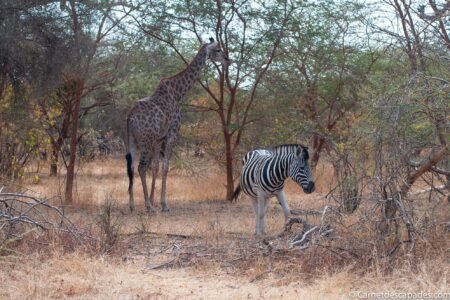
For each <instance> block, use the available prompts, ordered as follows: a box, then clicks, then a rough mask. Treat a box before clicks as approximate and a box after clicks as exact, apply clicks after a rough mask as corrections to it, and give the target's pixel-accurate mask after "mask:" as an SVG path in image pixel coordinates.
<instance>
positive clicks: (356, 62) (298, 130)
mask: <svg viewBox="0 0 450 300" xmlns="http://www.w3.org/2000/svg"><path fill="white" fill-rule="evenodd" d="M350 8H351V9H350ZM304 9H305V12H304V13H302V14H293V16H292V19H291V22H290V23H289V27H288V30H287V33H286V35H287V38H286V39H285V40H284V43H283V46H282V48H283V53H282V54H283V55H282V57H281V58H280V59H279V61H278V63H277V67H276V68H273V69H272V70H271V71H270V74H269V76H267V77H266V82H265V84H264V88H265V89H266V90H267V94H271V95H275V96H274V98H275V99H274V101H278V102H280V99H281V101H283V103H284V104H285V106H286V107H288V109H286V110H285V111H284V112H283V114H284V117H283V118H279V123H281V125H279V126H277V130H281V132H283V131H285V132H286V133H285V134H284V135H286V136H297V137H302V138H303V139H306V138H311V145H312V155H311V165H312V166H313V167H315V166H316V165H317V163H318V161H319V158H320V154H321V152H322V151H323V150H324V149H327V150H328V152H329V151H331V150H332V149H335V148H336V144H339V143H343V142H345V136H344V135H345V132H347V133H348V132H349V128H351V127H352V123H353V122H354V120H355V119H356V118H357V117H358V115H359V114H360V105H359V104H360V103H361V97H360V94H359V93H358V92H357V91H358V90H359V88H360V87H362V86H363V85H364V84H366V83H367V81H368V74H370V72H371V69H372V67H373V65H374V64H375V63H376V61H377V59H378V57H379V55H380V54H379V53H378V54H377V53H376V52H374V51H372V50H371V49H369V48H368V47H367V45H365V44H363V43H364V42H362V41H361V40H360V39H359V38H358V34H359V33H360V32H358V30H357V28H358V27H359V26H360V25H361V23H360V22H359V17H360V14H361V12H362V7H361V6H360V5H358V4H356V3H354V2H352V1H345V2H339V3H331V2H329V1H317V2H315V3H314V4H305V5H304ZM293 105H294V107H292V106H293ZM293 108H295V109H293Z"/></svg>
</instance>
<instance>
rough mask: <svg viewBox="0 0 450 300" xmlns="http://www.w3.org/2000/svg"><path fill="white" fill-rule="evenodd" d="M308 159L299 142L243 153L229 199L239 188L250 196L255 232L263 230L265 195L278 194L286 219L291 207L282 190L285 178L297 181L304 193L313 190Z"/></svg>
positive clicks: (236, 194)
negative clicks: (237, 182)
mask: <svg viewBox="0 0 450 300" xmlns="http://www.w3.org/2000/svg"><path fill="white" fill-rule="evenodd" d="M308 159H309V154H308V149H307V147H305V146H302V145H300V144H289V145H280V146H276V147H273V148H270V149H259V150H253V151H250V152H248V153H247V154H246V155H245V156H244V158H243V160H242V163H243V166H242V172H241V176H240V184H239V186H238V187H237V189H236V191H235V192H234V194H233V197H232V199H236V198H237V196H238V195H239V193H240V191H241V189H242V190H243V191H244V192H245V193H246V194H247V195H249V196H250V197H251V198H252V200H253V205H254V207H255V211H256V215H257V220H256V223H257V226H256V234H263V233H264V228H265V224H264V222H265V221H264V215H265V210H266V209H267V199H268V198H270V197H272V196H277V198H278V201H279V202H280V204H281V206H282V207H283V211H284V214H285V218H286V219H287V218H288V214H289V213H290V210H289V207H288V205H287V202H286V199H285V195H284V192H283V187H284V181H285V180H286V178H288V177H290V178H291V179H292V180H293V181H295V182H297V183H298V184H299V185H300V186H301V187H302V188H303V191H304V192H305V193H312V192H313V191H314V179H313V177H312V174H311V170H310V167H309V165H308ZM260 203H263V204H260Z"/></svg>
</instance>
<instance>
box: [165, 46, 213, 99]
mask: <svg viewBox="0 0 450 300" xmlns="http://www.w3.org/2000/svg"><path fill="white" fill-rule="evenodd" d="M206 60H207V53H206V45H204V46H203V47H202V48H200V50H199V51H198V53H197V55H196V56H195V57H194V59H193V60H192V61H191V62H190V64H189V65H188V66H187V67H186V69H184V70H183V71H181V72H180V73H178V74H177V75H175V76H172V77H168V78H165V79H163V80H162V82H164V83H165V84H166V85H168V87H169V89H170V92H171V93H172V94H173V95H175V98H176V99H177V100H178V101H181V100H182V99H183V97H184V95H186V93H187V92H188V91H189V90H190V89H191V88H192V86H193V85H194V84H195V82H196V81H197V79H198V77H199V75H200V72H201V71H202V69H203V67H204V66H205V65H206Z"/></svg>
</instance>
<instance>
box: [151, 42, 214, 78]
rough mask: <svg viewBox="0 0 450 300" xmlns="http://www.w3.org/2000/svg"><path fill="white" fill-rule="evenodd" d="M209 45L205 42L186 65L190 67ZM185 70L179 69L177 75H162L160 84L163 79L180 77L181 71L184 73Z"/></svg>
mask: <svg viewBox="0 0 450 300" xmlns="http://www.w3.org/2000/svg"><path fill="white" fill-rule="evenodd" d="M208 45H210V44H203V45H202V46H201V47H200V49H199V50H198V51H197V54H196V55H195V56H194V57H193V58H192V59H191V61H190V62H189V63H188V64H187V65H186V67H188V66H189V65H190V64H191V63H192V62H193V61H194V60H195V58H196V57H197V55H199V54H200V53H201V52H202V51H203V50H204V49H205V48H206V47H207V46H208ZM184 71H186V69H183V70H181V71H179V72H178V73H176V74H175V75H172V76H167V77H162V78H161V79H160V80H159V84H161V83H162V82H163V81H165V80H170V79H173V78H175V77H178V76H179V75H180V74H181V73H183V72H184Z"/></svg>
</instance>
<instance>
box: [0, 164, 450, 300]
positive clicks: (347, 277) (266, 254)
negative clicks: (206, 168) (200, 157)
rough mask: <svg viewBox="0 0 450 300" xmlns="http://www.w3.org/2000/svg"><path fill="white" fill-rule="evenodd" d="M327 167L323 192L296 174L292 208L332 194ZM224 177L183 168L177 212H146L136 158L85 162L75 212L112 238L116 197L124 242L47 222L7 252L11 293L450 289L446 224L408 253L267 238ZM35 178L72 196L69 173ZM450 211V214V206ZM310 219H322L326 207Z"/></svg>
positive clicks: (0, 291)
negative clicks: (88, 237) (48, 229)
mask: <svg viewBox="0 0 450 300" xmlns="http://www.w3.org/2000/svg"><path fill="white" fill-rule="evenodd" d="M319 173H320V174H316V177H317V187H318V192H317V193H315V194H312V195H304V194H303V192H301V190H300V188H298V187H297V186H295V185H294V184H293V183H288V185H287V187H286V191H287V196H288V200H289V203H290V206H291V208H292V209H311V208H317V209H318V208H322V207H324V206H325V205H329V204H330V203H328V202H327V200H325V199H324V194H325V193H326V192H327V191H328V189H329V185H330V182H331V180H332V174H331V171H330V169H329V168H327V167H323V168H319ZM138 181H139V180H138ZM224 181H225V180H224V178H223V176H220V175H218V174H208V176H207V177H206V176H205V177H203V178H192V177H189V176H186V175H185V174H183V173H181V172H175V171H172V172H171V173H170V174H169V181H168V201H169V205H170V207H171V212H170V213H162V212H157V213H155V214H152V215H148V214H146V213H145V208H144V204H143V201H142V189H141V185H140V183H139V182H137V183H136V184H135V195H136V202H137V203H136V204H137V211H136V212H134V213H130V212H129V210H128V203H127V202H128V195H127V184H128V183H127V178H126V174H125V170H124V162H123V161H121V160H118V161H116V160H111V161H102V162H92V163H89V164H85V165H84V166H83V167H82V168H81V169H80V171H79V174H78V178H77V182H76V192H75V203H74V205H73V206H72V207H68V208H66V213H67V215H68V216H69V217H70V218H71V220H72V221H73V222H74V223H76V224H78V225H79V226H80V227H83V228H89V232H90V233H91V234H93V235H95V236H98V237H100V238H104V236H103V230H102V228H101V227H100V226H99V216H100V215H101V214H102V209H103V208H102V207H103V204H104V203H105V199H110V200H112V201H114V205H115V206H114V210H113V217H114V218H116V219H117V220H118V221H119V222H120V226H119V228H120V236H119V238H118V241H117V243H116V244H115V245H114V247H113V248H111V249H108V251H107V252H105V249H104V248H102V247H101V246H99V245H98V244H95V243H94V244H92V245H85V246H84V247H79V246H76V245H72V244H71V241H70V240H68V239H67V238H66V237H65V236H56V235H54V234H47V235H46V234H43V233H40V235H37V236H34V237H33V238H30V239H28V240H27V241H23V242H22V243H21V244H18V245H17V250H18V251H20V252H21V253H22V255H19V256H15V257H3V258H2V257H0V282H1V286H2V288H0V299H53V298H56V299H60V298H69V297H70V298H75V299H111V298H113V299H138V298H144V299H179V298H182V299H199V298H200V299H216V298H218V299H242V298H269V299H278V298H284V299H299V298H300V299H348V298H350V296H351V293H352V292H355V291H362V292H389V291H391V292H394V291H397V292H420V291H422V292H448V287H447V286H448V283H449V278H450V269H449V259H448V257H449V255H448V254H449V253H448V251H449V247H448V241H447V240H448V233H443V232H444V230H443V229H442V230H441V229H439V228H437V229H436V238H435V239H433V237H427V242H423V243H419V245H418V247H417V250H416V251H417V253H416V254H414V255H412V254H407V252H404V253H405V254H402V256H399V257H398V259H397V260H396V261H395V262H394V263H392V262H389V263H387V262H386V261H385V260H384V259H383V258H379V257H380V256H377V255H375V254H376V253H375V252H374V251H377V250H376V248H374V247H372V248H371V247H369V246H368V247H366V248H361V249H359V250H358V251H367V252H363V254H364V255H363V256H364V259H362V258H360V259H355V258H354V257H351V256H350V255H344V254H342V253H340V254H339V255H337V254H335V253H333V252H331V251H329V250H327V249H325V248H321V247H311V248H309V249H307V250H305V251H299V250H298V249H291V248H289V247H288V238H289V236H285V237H282V238H279V239H277V240H275V241H273V242H272V243H271V244H270V246H267V245H265V244H264V243H262V242H261V241H260V240H258V239H256V238H255V237H254V236H253V231H254V213H253V208H252V206H251V203H250V201H248V199H247V198H246V197H241V198H240V199H239V200H238V202H237V203H234V204H231V203H229V202H226V201H224V200H223V197H224V188H223V183H224ZM34 182H36V181H35V180H34ZM27 186H28V187H29V188H30V189H32V190H33V191H36V192H37V193H40V194H42V195H44V196H46V197H49V198H50V197H51V198H52V201H53V202H55V203H58V201H60V200H59V197H54V196H55V195H61V194H62V191H63V181H62V179H58V178H49V177H47V176H41V178H40V180H39V182H38V183H33V181H31V180H30V183H29V184H28V185H27ZM158 188H159V181H158ZM158 198H159V197H158ZM369 209H370V207H369V208H367V210H369ZM446 209H447V210H446ZM369 211H370V210H369ZM440 212H441V213H442V219H446V218H447V219H448V206H443V207H442V209H441V210H440ZM358 218H359V216H358V214H355V215H351V216H347V217H346V218H345V222H344V224H341V225H340V226H342V228H341V229H342V232H345V230H347V232H353V233H355V232H356V233H355V234H357V235H358V236H359V237H363V236H365V235H367V236H369V235H370V234H371V232H370V229H366V228H364V229H362V228H355V226H356V225H357V224H358ZM308 220H309V221H310V222H316V221H317V217H308ZM267 221H268V230H269V234H276V233H278V232H279V231H280V229H281V228H282V226H283V216H282V212H281V208H280V207H279V205H278V204H277V202H276V201H275V200H274V201H272V202H271V205H270V208H269V213H268V218H267ZM358 230H359V231H361V232H358ZM105 253H108V254H105ZM371 257H374V259H370V258H371ZM386 266H388V268H387V267H386ZM361 295H364V294H361Z"/></svg>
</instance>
